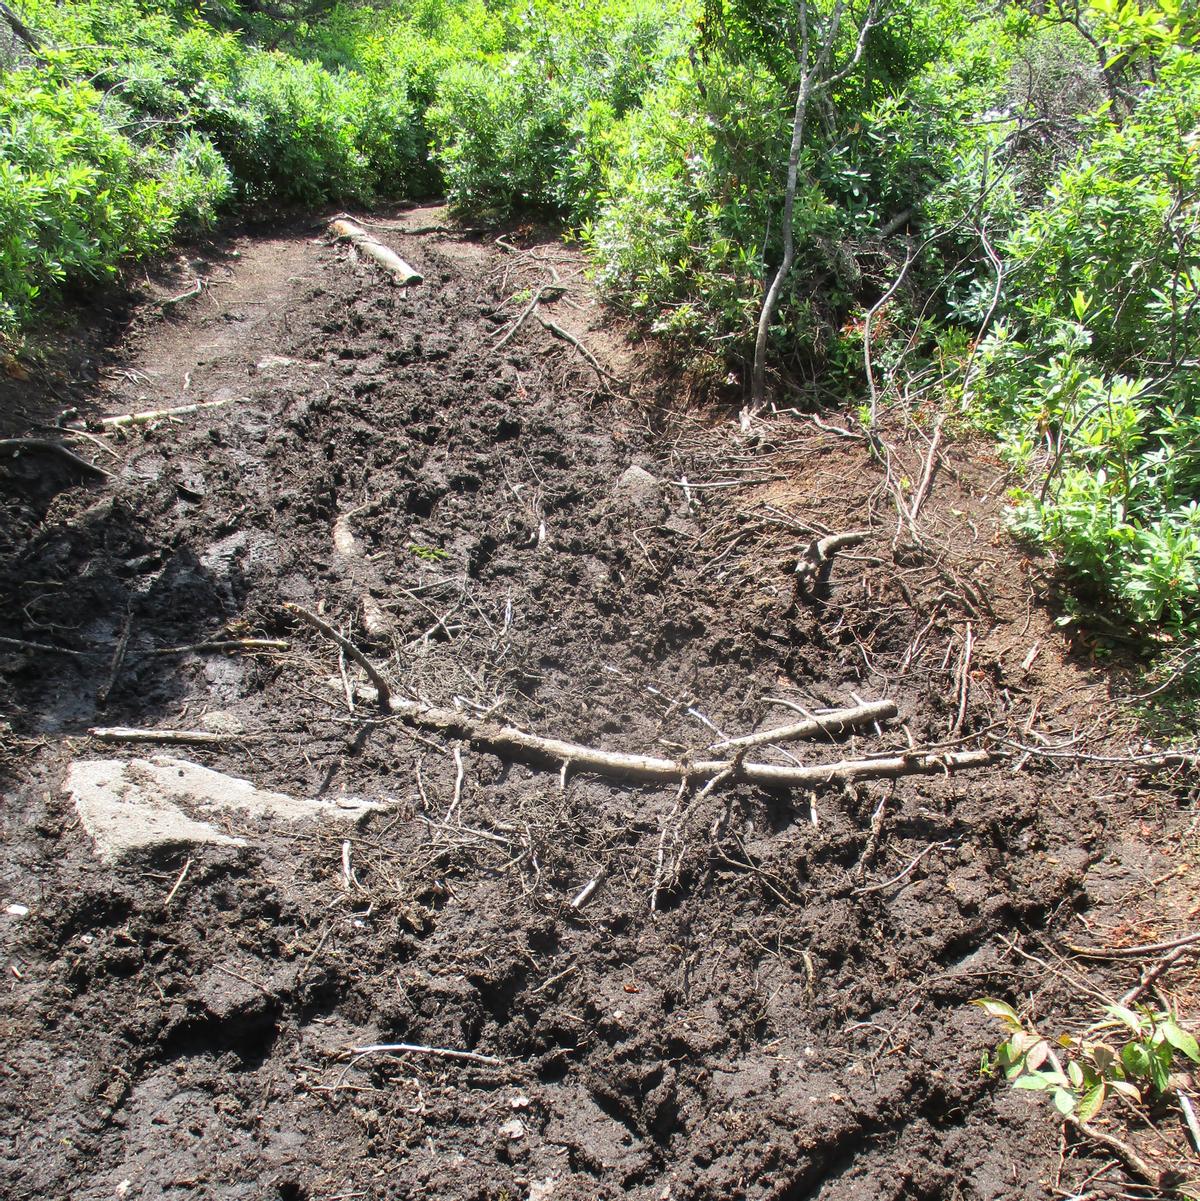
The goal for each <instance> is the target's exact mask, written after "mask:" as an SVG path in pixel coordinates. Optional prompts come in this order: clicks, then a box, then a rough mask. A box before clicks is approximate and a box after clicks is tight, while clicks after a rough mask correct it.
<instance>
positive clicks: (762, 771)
mask: <svg viewBox="0 0 1200 1201" xmlns="http://www.w3.org/2000/svg"><path fill="white" fill-rule="evenodd" d="M288 607H289V608H294V607H293V606H288ZM372 670H374V669H372ZM376 674H377V673H376ZM389 708H390V711H391V712H392V713H394V714H395V715H396V716H397V717H399V718H400V719H401V720H402V721H404V722H407V723H408V724H409V725H414V726H418V727H420V728H421V729H425V730H435V731H437V732H438V733H440V734H443V735H445V736H446V737H449V738H465V739H467V740H468V741H469V742H471V743H473V744H474V745H475V746H477V747H480V748H482V749H484V750H489V751H492V752H494V753H497V754H500V755H506V756H509V757H511V758H515V759H522V760H525V761H527V762H532V763H535V764H539V765H545V766H553V767H556V768H561V766H562V765H563V764H564V763H565V764H568V765H569V767H570V769H571V771H573V772H579V771H585V772H590V773H592V774H593V775H599V776H614V777H617V778H620V779H626V780H638V781H646V782H651V783H664V782H668V781H671V782H679V781H687V782H689V783H702V782H704V781H706V780H711V779H712V778H713V777H714V776H720V775H723V774H724V773H726V772H730V773H732V769H733V768H734V766H735V760H733V759H700V760H689V759H660V758H658V757H656V756H653V755H638V754H629V753H626V752H623V751H605V750H600V749H598V748H596V747H590V746H584V745H582V744H581V743H577V742H568V741H566V740H564V739H560V738H546V737H542V736H541V735H538V734H529V733H527V732H526V731H524V730H518V729H517V728H516V727H515V726H507V725H500V724H498V723H496V722H491V721H486V720H484V719H480V718H475V717H470V716H468V715H467V714H465V713H460V712H458V711H456V710H454V709H440V708H438V707H436V706H434V705H427V704H425V703H424V702H423V701H412V700H407V699H405V698H402V697H391V698H390V702H389ZM763 733H769V732H768V731H764V732H763ZM998 758H999V756H998V755H996V754H994V753H993V752H991V751H958V752H954V753H949V754H939V753H935V752H930V751H909V752H905V753H901V754H897V755H886V756H879V757H877V758H874V759H870V758H868V759H846V760H841V761H839V762H835V763H821V764H811V765H805V766H799V767H779V766H776V765H775V764H769V763H742V764H741V765H740V767H738V769H737V772H736V777H737V779H739V780H745V781H748V782H749V783H752V784H759V785H761V786H763V787H765V788H799V787H804V788H814V787H821V786H823V785H827V784H832V783H834V782H846V781H850V780H885V779H894V778H896V777H897V776H909V775H941V774H949V773H951V772H955V771H966V770H970V769H971V768H976V767H987V766H988V765H989V764H992V763H995V762H996V761H997V759H998Z"/></svg>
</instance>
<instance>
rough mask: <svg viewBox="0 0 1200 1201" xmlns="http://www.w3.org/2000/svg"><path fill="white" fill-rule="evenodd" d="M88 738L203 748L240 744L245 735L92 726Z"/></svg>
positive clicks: (213, 731)
mask: <svg viewBox="0 0 1200 1201" xmlns="http://www.w3.org/2000/svg"><path fill="white" fill-rule="evenodd" d="M88 737H89V738H97V739H99V740H100V741H101V742H158V743H172V742H174V743H185V744H190V745H193V746H203V745H205V744H212V743H218V742H241V741H243V740H244V739H245V738H246V735H245V734H218V733H217V732H216V731H215V730H140V729H137V728H136V727H131V726H92V728H91V729H90V730H88Z"/></svg>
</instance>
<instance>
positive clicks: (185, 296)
mask: <svg viewBox="0 0 1200 1201" xmlns="http://www.w3.org/2000/svg"><path fill="white" fill-rule="evenodd" d="M203 291H204V280H203V279H202V278H201V277H200V276H199V275H197V276H196V282H195V283H194V284H192V286H191V287H190V288H188V290H187V291H186V292H180V293H179V295H178V296H165V297H164V298H163V299H162V300H160V301H159V302H158V304H159V307H160V308H162V309H171V308H174V307H175V306H176V305H177V304H182V303H183V301H185V300H191V298H192V297H193V296H199V295H200V293H201V292H203Z"/></svg>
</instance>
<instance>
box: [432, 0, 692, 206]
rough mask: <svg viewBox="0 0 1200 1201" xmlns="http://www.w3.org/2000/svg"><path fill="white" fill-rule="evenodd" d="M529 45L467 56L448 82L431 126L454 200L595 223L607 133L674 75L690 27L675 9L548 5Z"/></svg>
mask: <svg viewBox="0 0 1200 1201" xmlns="http://www.w3.org/2000/svg"><path fill="white" fill-rule="evenodd" d="M520 38H521V44H520V48H519V49H516V50H507V51H506V52H503V53H494V54H488V55H480V56H478V57H468V58H464V59H463V60H462V61H460V62H458V63H455V64H453V65H451V66H450V67H449V68H448V69H447V71H446V72H445V74H444V75H443V77H442V79H441V81H440V94H439V98H438V100H437V102H436V103H435V104H434V106H433V108H432V109H431V111H430V113H429V121H430V125H431V127H432V130H433V133H434V137H435V142H436V146H437V151H436V154H437V158H438V161H439V163H440V164H441V166H442V169H443V171H444V172H445V176H446V182H447V186H448V188H449V192H450V197H451V199H452V201H453V202H454V203H455V204H456V205H457V206H458V207H460V208H466V209H473V210H481V209H483V210H488V211H490V212H493V213H497V214H502V215H506V214H510V213H513V212H516V211H519V210H535V211H536V210H540V211H542V212H546V213H551V214H556V215H560V216H565V217H567V218H569V219H571V220H579V219H581V218H585V217H587V216H589V215H591V213H592V212H593V211H594V210H595V206H596V202H597V192H598V190H599V186H600V176H601V172H602V170H603V166H604V163H605V161H606V159H607V153H608V146H607V135H608V132H609V131H610V130H611V128H612V127H613V125H614V124H615V122H617V121H618V120H619V119H620V118H621V117H622V116H623V115H624V114H625V113H626V112H628V111H629V110H631V109H633V108H636V107H637V105H638V104H639V103H640V101H641V98H642V96H643V94H644V93H645V92H646V91H647V90H648V89H649V88H650V87H651V86H652V85H653V84H654V83H655V82H657V81H658V80H660V79H662V78H663V77H664V76H665V75H666V74H667V73H668V72H669V70H670V69H671V67H672V64H673V59H674V58H675V56H676V55H677V54H678V52H679V48H680V38H679V22H678V20H676V19H672V17H671V13H670V9H668V8H667V7H666V6H665V5H664V6H656V5H653V4H650V5H643V4H639V3H636V2H635V3H632V4H631V3H628V2H627V0H610V2H609V3H605V4H599V5H590V6H587V7H582V6H579V7H577V6H574V5H570V4H543V5H539V6H535V7H531V8H530V10H529V11H528V14H527V15H526V17H525V19H524V21H523V22H522V28H521V31H520Z"/></svg>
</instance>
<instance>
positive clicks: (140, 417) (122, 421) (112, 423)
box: [100, 397, 245, 430]
mask: <svg viewBox="0 0 1200 1201" xmlns="http://www.w3.org/2000/svg"><path fill="white" fill-rule="evenodd" d="M241 399H243V400H244V399H245V397H242V398H241ZM228 404H233V397H226V398H225V399H224V400H202V401H198V402H197V403H196V404H191V405H177V406H176V407H175V408H173V409H146V410H145V411H144V412H141V413H120V414H118V415H117V416H115V417H101V418H100V424H101V425H102V426H104V427H105V429H110V430H111V429H120V428H121V427H122V426H125V425H142V424H144V423H146V422H149V421H165V420H166V419H167V418H168V417H183V416H185V415H186V414H188V413H199V412H201V411H202V410H204V409H219V408H221V407H222V406H224V405H228Z"/></svg>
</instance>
